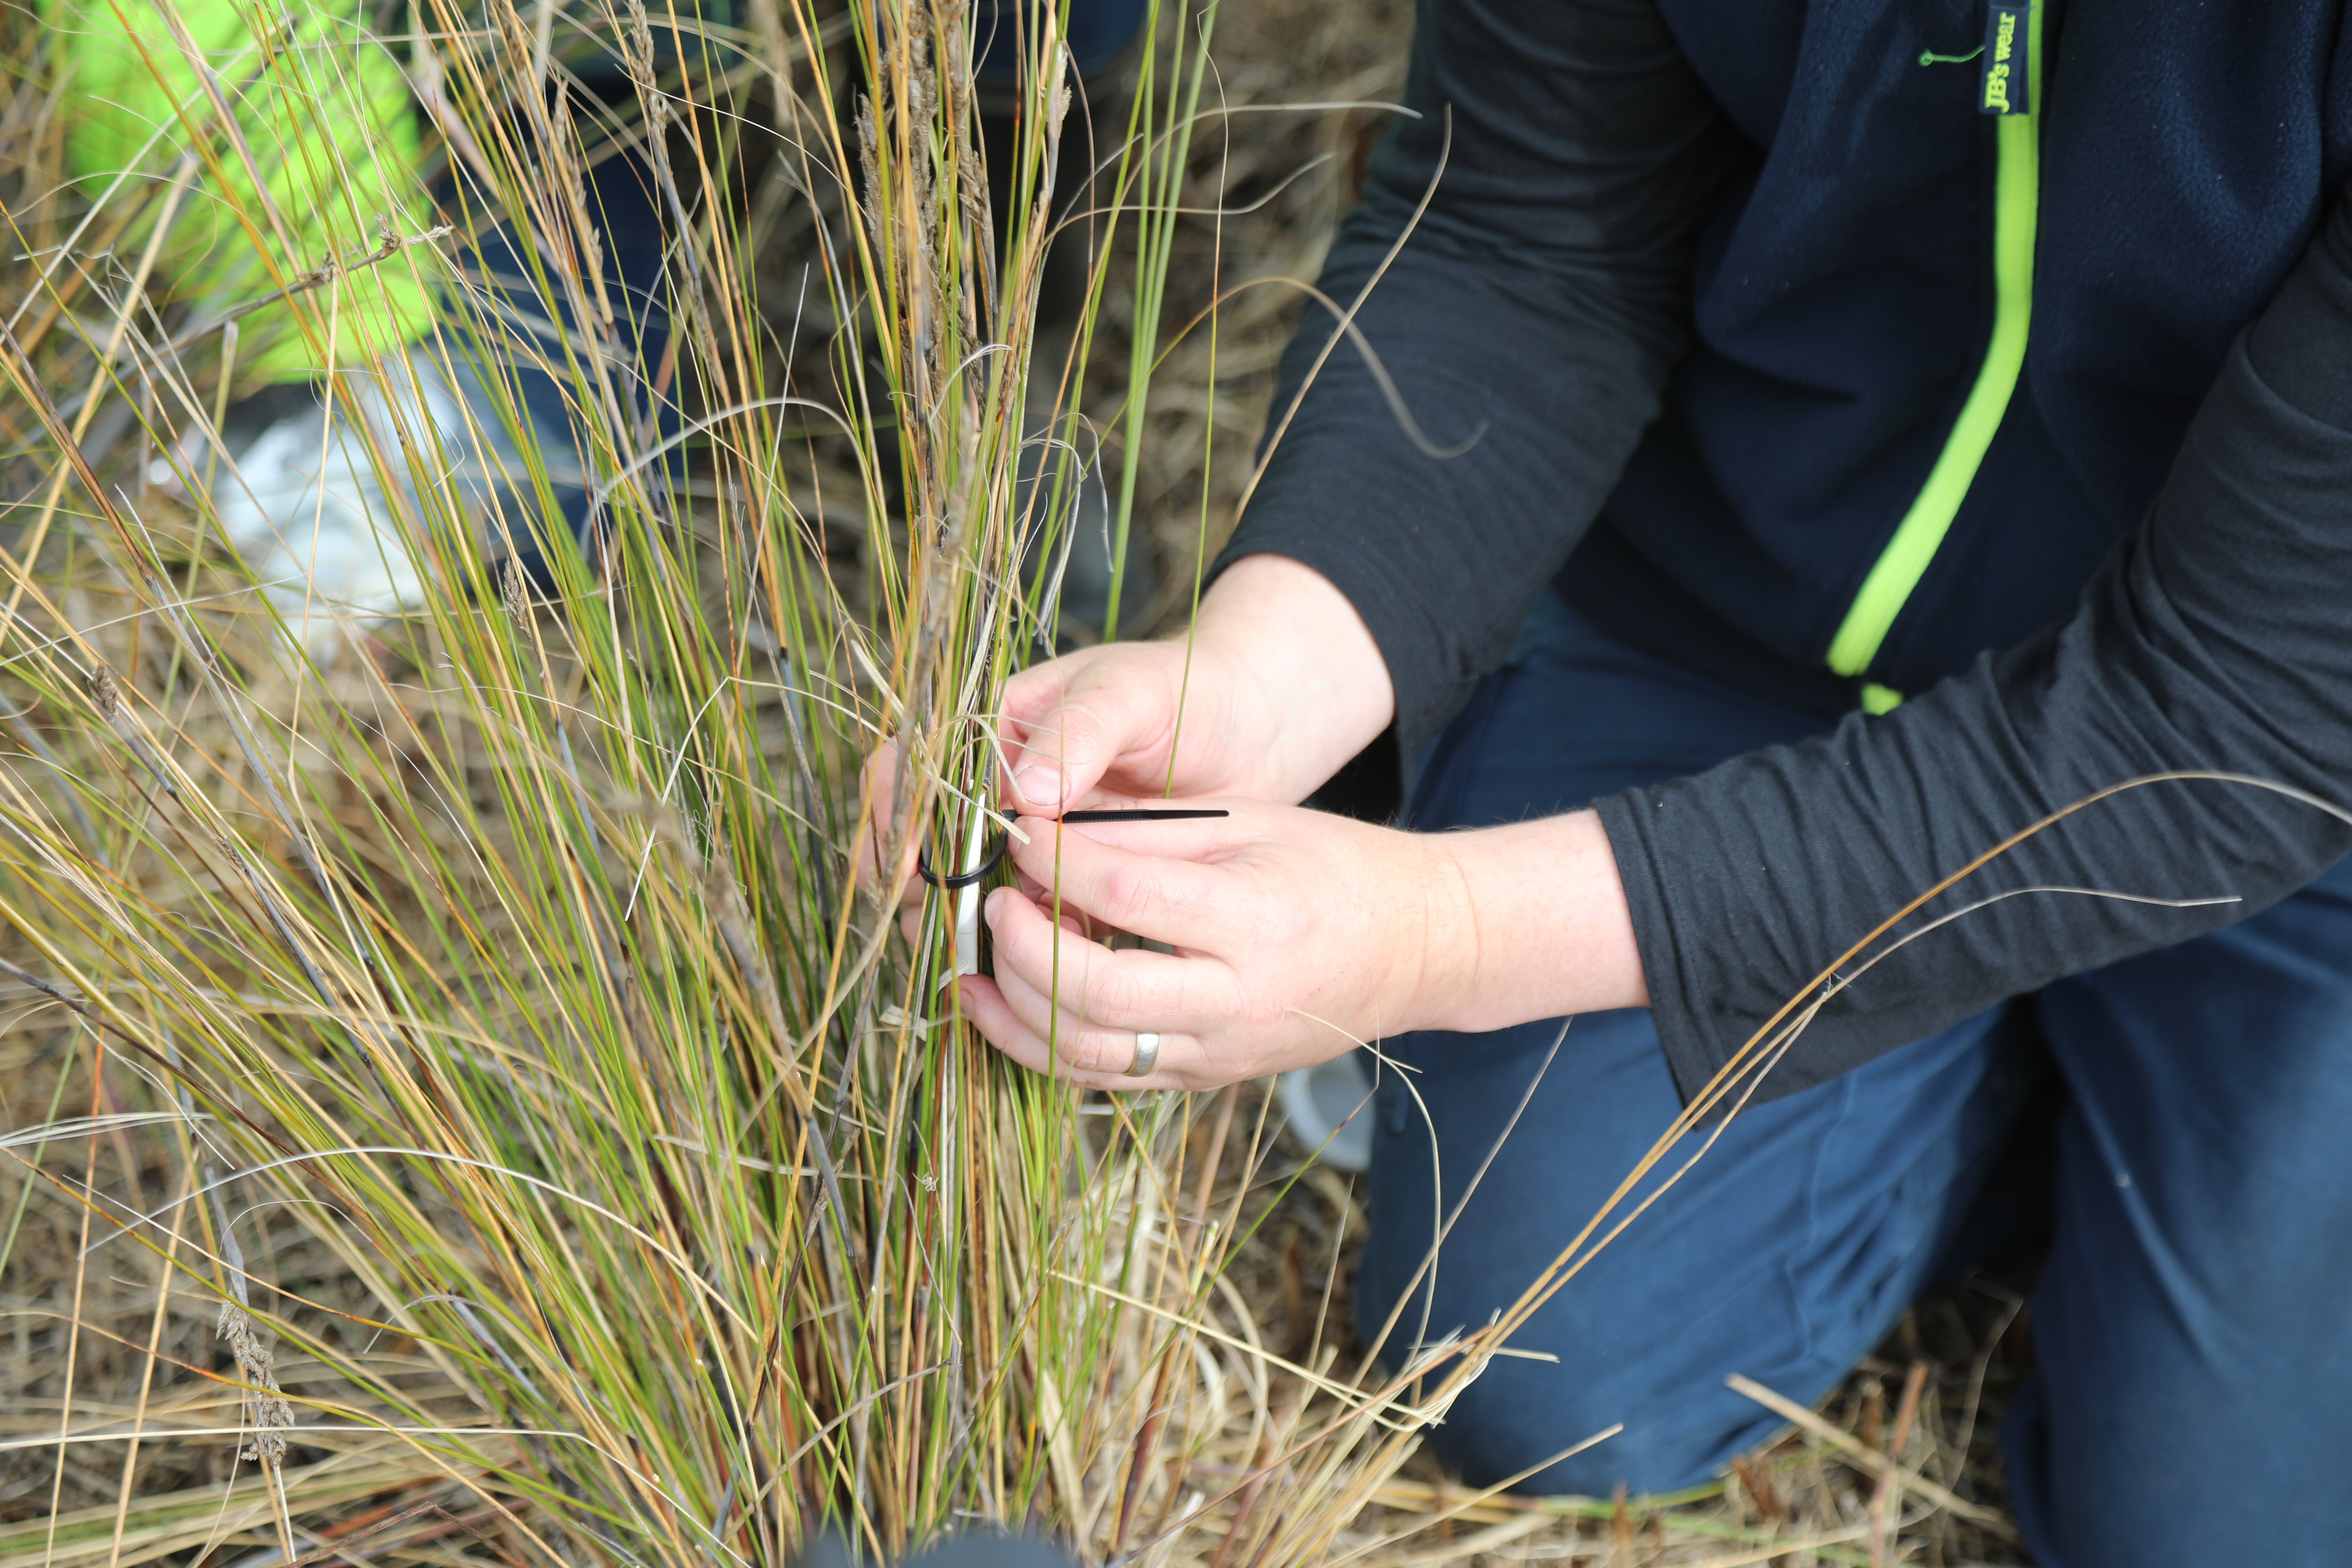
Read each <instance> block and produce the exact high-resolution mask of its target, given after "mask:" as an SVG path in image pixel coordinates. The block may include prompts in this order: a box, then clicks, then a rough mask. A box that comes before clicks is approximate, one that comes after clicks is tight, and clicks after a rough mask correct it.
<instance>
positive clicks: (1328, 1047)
mask: <svg viewBox="0 0 2352 1568" xmlns="http://www.w3.org/2000/svg"><path fill="white" fill-rule="evenodd" d="M1182 804H1187V805H1190V804H1194V803H1192V802H1185V803H1182ZM1215 804H1216V805H1222V806H1223V807H1224V808H1226V809H1227V810H1228V811H1229V812H1231V814H1232V815H1231V816H1227V817H1225V818H1223V819H1213V820H1207V821H1198V822H1175V823H1152V824H1133V825H1117V824H1093V823H1089V824H1085V825H1082V826H1056V825H1055V823H1053V822H1051V821H1046V820H1041V819H1038V818H1034V817H1032V818H1030V819H1029V820H1028V821H1026V822H1024V824H1023V826H1024V829H1025V831H1026V832H1027V835H1028V842H1027V843H1026V844H1024V843H1022V842H1021V841H1020V840H1019V839H1017V838H1016V839H1014V840H1013V843H1012V846H1011V848H1010V853H1011V855H1012V857H1013V861H1014V864H1015V865H1016V866H1017V867H1018V868H1019V869H1020V872H1021V874H1022V878H1023V888H1022V889H1012V888H1004V889H998V890H997V891H995V892H993V893H992V894H990V895H989V900H988V904H987V908H986V918H987V920H988V921H989V925H990V927H991V930H992V933H993V937H994V948H995V955H996V963H995V971H996V972H995V975H994V977H993V978H989V977H982V976H968V977H966V978H965V979H964V980H963V981H962V982H961V995H962V1003H963V1008H964V1011H965V1014H966V1016H968V1017H970V1018H971V1021H972V1022H973V1024H974V1025H976V1026H978V1027H979V1029H980V1031H981V1033H982V1034H983V1035H984V1036H986V1037H988V1039H989V1040H990V1041H991V1042H992V1044H994V1045H995V1046H996V1047H997V1048H999V1049H1000V1050H1003V1052H1004V1053H1005V1054H1006V1055H1008V1056H1010V1057H1012V1058H1013V1059H1014V1060H1016V1061H1019V1062H1021V1063H1022V1064H1023V1065H1024V1066H1026V1067H1029V1068H1034V1069H1036V1070H1037V1071H1040V1072H1045V1071H1054V1072H1057V1073H1058V1074H1059V1075H1060V1076H1062V1077H1064V1078H1068V1079H1074V1080H1076V1081H1077V1082H1080V1083H1085V1084H1089V1085H1092V1086H1094V1087H1096V1088H1102V1089H1211V1088H1214V1087H1216V1086H1218V1085H1220V1084H1226V1083H1232V1082H1234V1081H1236V1080H1238V1079H1245V1078H1256V1077H1259V1076H1262V1075H1264V1074H1266V1073H1274V1072H1281V1071H1284V1070H1286V1069H1287V1068H1296V1067H1304V1066H1307V1065H1308V1064H1310V1063H1314V1062H1318V1061H1322V1060H1325V1059H1327V1058H1331V1057H1335V1056H1337V1055H1339V1053H1340V1052H1341V1051H1343V1050H1346V1049H1348V1048H1349V1047H1351V1046H1354V1045H1356V1044H1358V1043H1360V1042H1361V1041H1366V1040H1370V1039H1375V1038H1378V1037H1381V1036H1383V1035H1391V1034H1398V1033H1402V1032H1403V1031H1405V1030H1407V1029H1412V1028H1421V1027H1428V1026H1434V1025H1440V1024H1442V1023H1443V1022H1444V1020H1445V1019H1446V1018H1447V1017H1448V1016H1451V1014H1452V1013H1453V1012H1454V1011H1455V1010H1456V1009H1455V1007H1454V993H1455V992H1456V991H1457V990H1458V988H1459V986H1460V985H1461V984H1463V982H1464V981H1465V979H1467V978H1468V976H1469V974H1470V973H1472V972H1473V971H1475V940H1474V932H1475V927H1474V925H1473V923H1472V921H1471V912H1470V909H1469V906H1468V898H1467V891H1466V889H1465V885H1464V882H1463V879H1462V877H1461V874H1460V870H1459V868H1458V867H1457V866H1456V864H1455V862H1454V857H1453V855H1452V854H1451V852H1450V847H1449V842H1448V839H1447V838H1446V837H1439V836H1433V835H1426V834H1413V833H1402V832H1398V831H1395V830H1393V829H1390V828H1381V827H1371V826H1366V825H1365V824H1362V823H1359V822H1354V821H1351V820H1349V819H1348V818H1345V817H1339V816H1327V815H1325V814H1323V813H1321V812H1314V811H1306V810H1302V809H1299V808H1297V807H1291V806H1277V805H1265V804H1262V803H1258V802H1253V801H1244V800H1238V799H1226V800H1222V801H1218V802H1216V803H1215ZM1029 889H1039V891H1037V892H1035V893H1034V894H1033V893H1032V892H1031V891H1030V890H1029ZM1045 889H1057V890H1058V907H1059V912H1060V914H1061V916H1062V919H1061V921H1060V923H1059V924H1058V925H1057V924H1056V922H1055V919H1054V918H1053V917H1054V912H1055V909H1056V900H1055V893H1054V892H1052V891H1046V890H1045ZM1089 918H1090V919H1092V920H1093V921H1099V922H1102V923H1105V924H1108V925H1109V926H1112V927H1116V928H1117V929H1118V930H1121V931H1132V932H1134V933H1136V934H1137V935H1139V936H1146V937H1150V938H1153V939H1156V940H1158V941H1160V942H1167V943H1169V944H1170V945H1171V946H1172V947H1173V948H1174V949H1175V950H1176V951H1175V952H1173V953H1160V952H1148V951H1143V950H1140V949H1129V950H1124V951H1118V952H1113V951H1111V950H1109V949H1107V948H1105V947H1103V946H1102V945H1100V944H1099V943H1097V942H1089V941H1087V939H1086V936H1085V935H1084V931H1085V929H1086V921H1087V919H1089ZM1144 1030H1149V1031H1151V1032H1153V1033H1156V1034H1158V1035H1159V1037H1160V1054H1159V1067H1158V1070H1156V1071H1154V1072H1153V1073H1151V1074H1150V1076H1149V1077H1145V1078H1128V1077H1126V1076H1124V1075H1125V1072H1126V1069H1127V1068H1128V1067H1129V1065H1130V1064H1131V1063H1132V1062H1133V1061H1134V1060H1135V1050H1136V1036H1137V1034H1138V1033H1139V1031H1144Z"/></svg>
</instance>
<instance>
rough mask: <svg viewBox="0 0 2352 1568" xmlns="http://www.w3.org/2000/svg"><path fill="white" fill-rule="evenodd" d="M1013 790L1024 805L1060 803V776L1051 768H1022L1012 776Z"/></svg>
mask: <svg viewBox="0 0 2352 1568" xmlns="http://www.w3.org/2000/svg"><path fill="white" fill-rule="evenodd" d="M1013 793H1014V794H1016V795H1019V796H1020V797H1021V799H1022V802H1023V804H1024V805H1061V804H1062V778H1061V775H1060V774H1059V773H1055V771H1054V770H1053V769H1052V768H1023V769H1022V770H1021V771H1020V772H1019V773H1015V774H1014V775H1013Z"/></svg>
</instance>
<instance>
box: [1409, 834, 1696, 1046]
mask: <svg viewBox="0 0 2352 1568" xmlns="http://www.w3.org/2000/svg"><path fill="white" fill-rule="evenodd" d="M1428 842H1429V843H1430V845H1431V847H1432V848H1433V850H1434V851H1435V853H1436V854H1437V855H1438V856H1439V857H1440V858H1441V862H1442V863H1441V865H1440V866H1439V867H1438V868H1435V869H1433V872H1432V873H1431V875H1430V877H1429V879H1428V885H1429V886H1430V887H1431V889H1433V890H1432V894H1431V898H1430V919H1431V921H1432V935H1431V939H1430V942H1429V957H1428V959H1427V960H1426V962H1425V963H1424V972H1425V974H1426V976H1427V978H1426V981H1425V983H1424V987H1423V991H1424V994H1423V996H1422V997H1421V998H1419V1000H1418V1005H1416V1006H1415V1007H1414V1008H1413V1009H1412V1011H1413V1012H1414V1014H1415V1015H1416V1026H1417V1027H1421V1028H1432V1029H1447V1030H1452V1031H1454V1032H1457V1033H1462V1034H1483V1033H1486V1032H1487V1031H1489V1030H1493V1029H1501V1028H1507V1027H1509V1026H1512V1025H1514V1024H1525V1023H1529V1022H1532V1021H1534V1020H1536V1019H1538V1018H1557V1017H1562V1016H1570V1015H1573V1014H1577V1013H1595V1012H1601V1011H1605V1010H1607V1009H1611V1008H1616V1007H1643V1006H1647V1005H1649V989H1648V986H1647V984H1646V983H1645V982H1644V980H1643V973H1642V957H1641V950H1640V948H1639V947H1638V945H1637V944H1636V943H1635V942H1634V939H1633V915H1632V913H1631V911H1630V910H1629V909H1628V907H1627V905H1626V902H1625V889H1624V884H1623V882H1622V880H1621V879H1619V877H1618V874H1617V858H1616V855H1615V853H1614V852H1613V851H1612V849H1611V848H1610V847H1609V837H1608V835H1607V833H1606V832H1605V831H1603V829H1602V828H1601V818H1600V816H1599V814H1598V813H1596V812H1592V811H1579V812H1571V813H1570V814H1568V815H1566V816H1552V817H1544V818H1540V819H1538V820H1537V821H1534V822H1520V823H1512V824H1510V825H1508V826H1502V827H1489V828H1480V829H1476V830H1474V831H1469V832H1461V833H1444V834H1433V835H1430V836H1429V839H1428Z"/></svg>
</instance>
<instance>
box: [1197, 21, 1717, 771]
mask: <svg viewBox="0 0 2352 1568" xmlns="http://www.w3.org/2000/svg"><path fill="white" fill-rule="evenodd" d="M1405 100H1406V103H1407V105H1408V106H1409V107H1410V109H1411V110H1412V114H1411V116H1410V117H1406V118H1402V119H1400V121H1399V122H1398V125H1397V127H1396V129H1395V131H1394V132H1392V134H1391V136H1390V137H1389V138H1388V139H1387V140H1386V141H1385V142H1383V143H1382V145H1381V149H1380V151H1379V152H1378V153H1376V154H1375V155H1374V157H1373V159H1372V163H1371V168H1370V178H1369V180H1368V182H1367V186H1366V190H1365V195H1364V201H1363V205H1361V206H1360V207H1359V208H1358V209H1357V210H1356V211H1355V212H1353V213H1351V214H1350V215H1349V216H1348V218H1347V220H1346V222H1345V223H1344V225H1343V226H1342V228H1341V232H1340V234H1339V238H1338V239H1337V240H1336V241H1335V242H1334V244H1333V247H1332V250H1331V254H1330V257H1329V258H1328V262H1327V264H1326V267H1325V269H1324V273H1323V277H1322V279H1321V284H1320V287H1321V289H1322V290H1323V293H1324V295H1325V296H1326V298H1325V299H1324V300H1310V301H1309V302H1308V303H1307V305H1306V307H1305V309H1304V312H1303V315H1302V320H1301V325H1300V329H1299V334H1298V337H1297V341H1296V342H1293V343H1292V345H1291V347H1290V349H1289V351H1288V353H1286V354H1285V356H1284V359H1283V366H1282V374H1281V377H1280V381H1279V384H1278V386H1277V389H1276V397H1275V402H1274V417H1273V420H1272V422H1271V428H1270V430H1269V440H1270V442H1271V446H1270V449H1269V451H1268V452H1267V454H1266V459H1265V460H1266V468H1265V473H1264V476H1263V478H1262V479H1261V481H1260V482H1259V483H1258V485H1257V487H1256V489H1255V492H1254V493H1253V495H1252V498H1251V500H1250V501H1249V504H1248V508H1247V510H1246V511H1245V512H1244V515H1243V517H1242V519H1241V522H1240V525H1239V527H1238V529H1237V531H1236V532H1235V535H1234V542H1233V545H1232V547H1231V548H1230V549H1229V550H1228V552H1226V555H1225V557H1224V561H1226V562H1230V561H1232V560H1234V559H1236V558H1238V557H1244V556H1247V555H1250V554H1252V553H1254V552H1274V553H1277V554H1282V555H1286V556H1289V557H1291V558H1293V559H1295V560H1297V561H1299V562H1302V563H1305V564H1307V565H1308V566H1310V567H1312V568H1314V569H1315V570H1316V571H1317V572H1318V574H1321V575H1322V576H1323V577H1325V578H1326V579H1328V581H1329V582H1331V583H1332V584H1335V585H1336V586H1337V587H1338V588H1339V590H1340V592H1341V593H1343V594H1344V595H1346V596H1347V597H1348V599H1349V602H1350V603H1352V604H1353V605H1355V606H1356V608H1357V610H1358V611H1359V613H1360V615H1361V616H1362V617H1363V620H1364V623H1365V625H1366V626H1368V627H1369V629H1370V633H1371V636H1372V638H1373V640H1374V642H1375V643H1376V644H1377V645H1378V646H1379V647H1380V649H1381V654H1382V655H1383V656H1384V658H1386V659H1387V661H1388V665H1389V668H1390V670H1391V676H1392V679H1393V681H1394V687H1395V690H1394V698H1393V701H1394V706H1395V709H1396V715H1395V732H1396V744H1397V748H1398V750H1399V752H1400V753H1401V755H1402V756H1405V757H1410V756H1412V754H1413V753H1414V752H1416V751H1418V749H1419V748H1420V747H1421V745H1422V744H1423V742H1426V741H1428V740H1429V739H1431V738H1432V737H1433V736H1434V735H1435V734H1436V733H1437V731H1439V730H1441V729H1442V728H1443V727H1444V724H1445V721H1447V719H1448V718H1450V717H1451V716H1452V714H1453V712H1454V710H1456V709H1458V708H1459V707H1460V705H1461V704H1462V702H1463V701H1464V700H1466V698H1467V697H1468V695H1469V693H1470V691H1471V689H1472V688H1473V687H1474V686H1475V684H1476V682H1477V680H1478V679H1479V677H1480V676H1482V675H1484V674H1485V673H1486V672H1487V671H1488V670H1490V669H1493V668H1496V666H1497V665H1499V664H1500V663H1501V662H1502V661H1503V659H1504V658H1506V657H1507V655H1508V652H1509V649H1510V647H1511V640H1512V637H1513V634H1514V633H1515V632H1516V630H1517V626H1518V624H1519V621H1520V620H1521V619H1522V618H1523V617H1524V616H1525V614H1526V612H1527V609H1528V605H1530V604H1531V603H1532V602H1533V600H1534V596H1535V595H1536V594H1537V593H1538V591H1540V589H1541V588H1542V585H1543V584H1544V583H1545V582H1547V581H1548V580H1549V578H1550V577H1551V575H1552V574H1553V573H1554V572H1555V571H1556V570H1557V568H1558V567H1559V563H1561V562H1562V561H1564V560H1565V559H1566V558H1567V556H1568V553H1569V552H1570V550H1572V549H1573V548H1574V546H1575V544H1576V542H1577V541H1578V540H1579V539H1580V537H1581V536H1582V534H1583V532H1584V531H1585V529H1586V527H1587V526H1588V524H1589V523H1590V522H1591V519H1592V518H1593V516H1594V515H1595V514H1596V513H1597V512H1598V510H1599V509H1600V507H1601V501H1602V499H1603V498H1604V497H1605V496H1607V495H1608V493H1609V491H1610V490H1611V489H1612V488H1613V487H1614V485H1615V483H1616V480H1617V477H1618V474H1619V472H1620V470H1621V469H1622V467H1623V464H1624V461H1625V458H1626V457H1627V456H1628V454H1629V453H1631V451H1632V450H1633V447H1634V445H1635V443H1636V441H1637V440H1638V439H1639V437H1640V435H1641V432H1642V429H1643V426H1645V425H1646V424H1647V423H1648V422H1649V420H1650V419H1651V418H1652V416H1654V413H1655V411H1656V408H1657V405H1658V397H1659V394H1660V390H1661V388H1662V387H1663V386H1664V384H1665V381H1666V378H1667V375H1668V374H1669V372H1670V370H1671V367H1672V365H1673V363H1674V362H1675V357H1676V356H1677V355H1678V354H1679V353H1681V351H1682V348H1683V345H1684V343H1685V339H1686V337H1687V334H1688V331H1689V314H1690V296H1689V279H1690V268H1691V257H1692V252H1693V249H1694V247H1695V245H1696V236H1697V233H1698V230H1699V228H1700V226H1701V225H1702V224H1703V223H1704V221H1705V219H1706V216H1707V214H1708V213H1709V212H1710V211H1711V210H1712V209H1713V207H1714V205H1715V202H1716V200H1717V191H1718V190H1719V189H1720V188H1721V186H1722V184H1723V182H1724V180H1725V179H1726V178H1727V175H1728V174H1729V173H1730V171H1731V169H1732V168H1733V166H1734V165H1735V164H1736V163H1737V162H1738V160H1739V159H1741V158H1743V157H1745V156H1747V155H1748V154H1747V153H1745V152H1744V151H1743V150H1742V144H1741V143H1739V142H1738V140H1737V138H1735V137H1732V136H1730V135H1729V134H1728V133H1727V132H1726V131H1725V130H1724V128H1723V126H1722V123H1721V121H1720V117H1719V115H1718V114H1717V110H1716V109H1715V106H1714V104H1713V102H1712V100H1710V99H1709V98H1708V97H1707V95H1706V91H1705V89H1703V88H1702V87H1701V86H1700V84H1699V83H1698V81H1697V79H1696V77H1695V76H1694V75H1693V74H1692V72H1691V71H1690V68H1689V67H1688V66H1687V64H1686V63H1685V61H1684V60H1683V58H1682V56H1681V54H1680V51H1679V50H1678V49H1677V47H1675V42H1674V38H1673V35H1672V33H1671V32H1670V30H1669V29H1668V28H1667V27H1666V26H1665V23H1664V19H1663V18H1662V17H1661V16H1659V15H1658V12H1657V8H1656V6H1655V5H1654V3H1653V0H1586V3H1584V4H1579V5H1513V4H1509V3H1508V0H1424V3H1423V7H1422V20H1421V26H1420V29H1419V31H1418V33H1417V35H1416V37H1415V41H1414V52H1413V63H1412V74H1411V79H1410V80H1409V82H1408V84H1407V89H1406V93H1405ZM1375 279H1377V281H1375ZM1367 289H1369V292H1367V291H1366V290H1367ZM1342 310H1354V311H1355V314H1354V316H1353V327H1354V330H1355V332H1356V334H1357V336H1356V337H1354V338H1351V339H1349V340H1348V341H1342V342H1336V343H1334V342H1332V337H1333V331H1334V312H1336V311H1342ZM1327 346H1328V352H1327ZM1375 359H1376V360H1377V361H1378V363H1379V367H1380V368H1379V370H1378V371H1376V370H1375V368H1374V365H1373V363H1371V362H1372V361H1373V360H1375ZM1294 395H1296V397H1297V401H1296V404H1295V406H1294ZM1217 569H1223V562H1221V563H1219V567H1218V568H1217Z"/></svg>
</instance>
